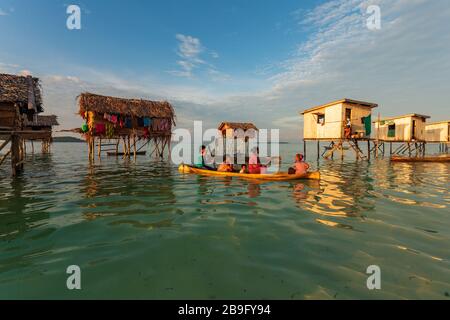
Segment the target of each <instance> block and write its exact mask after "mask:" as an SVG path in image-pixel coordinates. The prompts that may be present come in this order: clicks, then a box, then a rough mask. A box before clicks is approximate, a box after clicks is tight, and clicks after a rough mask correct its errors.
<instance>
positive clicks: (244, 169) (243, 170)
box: [239, 164, 247, 173]
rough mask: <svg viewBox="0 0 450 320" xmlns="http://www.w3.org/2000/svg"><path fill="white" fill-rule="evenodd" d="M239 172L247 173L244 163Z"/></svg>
mask: <svg viewBox="0 0 450 320" xmlns="http://www.w3.org/2000/svg"><path fill="white" fill-rule="evenodd" d="M239 173H247V166H246V165H245V164H243V165H242V167H241V171H239Z"/></svg>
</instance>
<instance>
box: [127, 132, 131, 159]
mask: <svg viewBox="0 0 450 320" xmlns="http://www.w3.org/2000/svg"><path fill="white" fill-rule="evenodd" d="M127 140H128V142H127V143H128V151H127V154H128V157H130V155H131V144H130V136H129V135H128V137H127Z"/></svg>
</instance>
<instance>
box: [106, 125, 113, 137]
mask: <svg viewBox="0 0 450 320" xmlns="http://www.w3.org/2000/svg"><path fill="white" fill-rule="evenodd" d="M106 136H107V137H108V138H109V139H111V138H112V137H113V136H114V126H113V125H112V124H111V123H107V124H106Z"/></svg>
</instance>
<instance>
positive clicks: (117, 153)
mask: <svg viewBox="0 0 450 320" xmlns="http://www.w3.org/2000/svg"><path fill="white" fill-rule="evenodd" d="M146 153H147V151H138V152H136V155H137V156H145V155H146ZM106 154H107V155H108V156H114V157H118V156H123V155H124V153H123V152H115V151H110V152H107V153H106ZM131 154H133V152H131Z"/></svg>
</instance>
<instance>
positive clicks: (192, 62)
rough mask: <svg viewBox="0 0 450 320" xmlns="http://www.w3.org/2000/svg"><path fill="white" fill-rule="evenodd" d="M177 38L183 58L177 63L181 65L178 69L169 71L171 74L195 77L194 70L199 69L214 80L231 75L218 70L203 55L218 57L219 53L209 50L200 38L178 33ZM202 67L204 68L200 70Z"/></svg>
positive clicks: (223, 78) (180, 54)
mask: <svg viewBox="0 0 450 320" xmlns="http://www.w3.org/2000/svg"><path fill="white" fill-rule="evenodd" d="M175 38H176V39H177V40H178V49H177V55H178V56H179V57H180V58H181V60H178V61H177V62H176V63H177V65H178V66H179V69H177V70H171V71H169V73H170V74H172V75H174V76H179V77H186V78H193V77H194V72H195V71H197V70H198V71H199V73H200V72H201V73H202V74H203V75H205V76H207V77H208V76H209V77H208V78H209V79H210V80H212V81H226V80H229V79H230V78H231V77H230V76H229V75H227V74H225V73H223V72H220V71H218V70H217V68H216V66H214V64H212V63H209V62H207V61H206V60H205V58H203V57H202V54H203V55H204V56H209V57H211V58H213V59H218V58H219V54H218V53H217V52H216V51H212V50H207V49H206V48H205V47H204V46H203V45H202V43H201V41H200V39H198V38H195V37H192V36H189V35H184V34H177V35H176V36H175ZM199 69H202V70H199Z"/></svg>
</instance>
